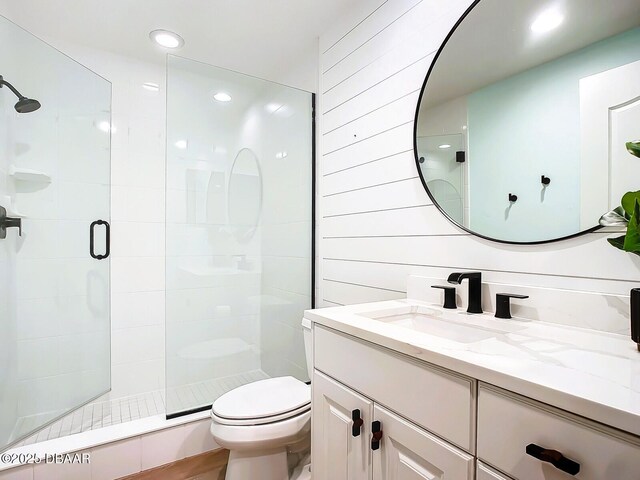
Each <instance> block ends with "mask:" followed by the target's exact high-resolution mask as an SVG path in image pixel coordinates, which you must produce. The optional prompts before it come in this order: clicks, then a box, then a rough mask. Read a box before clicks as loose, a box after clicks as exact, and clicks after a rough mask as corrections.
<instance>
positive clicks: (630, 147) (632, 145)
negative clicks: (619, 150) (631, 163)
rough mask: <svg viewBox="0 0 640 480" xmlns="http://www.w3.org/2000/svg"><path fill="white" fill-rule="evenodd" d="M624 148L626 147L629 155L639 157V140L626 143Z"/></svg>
mask: <svg viewBox="0 0 640 480" xmlns="http://www.w3.org/2000/svg"><path fill="white" fill-rule="evenodd" d="M625 146H626V147H627V151H628V152H629V153H630V154H631V155H635V156H636V157H640V140H636V141H635V142H627V143H625Z"/></svg>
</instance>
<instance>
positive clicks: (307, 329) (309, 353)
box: [302, 318, 313, 380]
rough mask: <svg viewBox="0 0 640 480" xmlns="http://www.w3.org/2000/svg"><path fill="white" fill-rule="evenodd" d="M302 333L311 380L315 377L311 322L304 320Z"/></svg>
mask: <svg viewBox="0 0 640 480" xmlns="http://www.w3.org/2000/svg"><path fill="white" fill-rule="evenodd" d="M302 333H303V335H304V354H305V357H307V373H308V374H309V380H311V377H312V376H313V336H312V334H311V320H307V319H306V318H303V319H302Z"/></svg>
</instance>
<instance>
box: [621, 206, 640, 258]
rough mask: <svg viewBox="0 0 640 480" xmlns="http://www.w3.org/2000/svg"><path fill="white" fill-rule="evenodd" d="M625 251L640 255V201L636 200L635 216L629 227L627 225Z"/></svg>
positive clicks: (632, 216) (633, 215) (632, 217)
mask: <svg viewBox="0 0 640 480" xmlns="http://www.w3.org/2000/svg"><path fill="white" fill-rule="evenodd" d="M624 250H625V251H626V252H631V253H635V254H636V255H640V200H638V199H636V200H635V203H634V205H633V214H632V215H631V220H629V225H627V234H626V235H625V236H624Z"/></svg>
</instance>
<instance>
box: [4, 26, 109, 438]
mask: <svg viewBox="0 0 640 480" xmlns="http://www.w3.org/2000/svg"><path fill="white" fill-rule="evenodd" d="M0 75H2V77H3V80H4V81H6V82H10V83H11V84H12V85H13V87H15V88H16V89H17V90H18V91H19V92H20V93H21V94H22V95H25V96H27V97H29V98H31V99H35V100H38V101H39V102H40V104H41V107H40V108H39V109H37V110H35V111H30V112H26V111H25V110H30V109H29V108H27V109H24V108H16V106H14V104H15V103H16V101H17V100H18V98H16V96H15V95H14V93H13V92H12V91H11V89H10V88H9V87H8V86H7V85H6V84H5V85H4V86H3V87H2V88H0V206H1V207H2V209H0V450H1V449H3V448H5V447H6V446H7V445H9V444H13V443H15V442H17V441H19V440H20V439H21V438H24V437H26V436H28V435H29V434H31V433H33V432H34V431H35V430H37V429H39V428H40V427H42V426H44V425H46V424H48V423H50V422H51V421H53V420H55V419H56V418H58V417H60V416H62V415H64V414H65V413H67V412H69V411H70V410H73V409H74V408H76V407H78V406H80V405H82V404H84V403H86V402H88V401H89V400H91V399H93V398H95V397H97V396H99V395H101V394H103V393H105V392H106V391H108V390H109V388H110V317H109V272H110V268H109V258H108V222H109V220H110V122H111V119H110V116H111V114H110V110H111V84H110V83H109V82H108V81H106V80H105V79H103V78H101V77H100V76H98V75H96V74H95V73H93V72H91V71H90V70H88V69H87V68H85V67H83V66H82V65H80V64H78V63H76V62H75V61H73V60H71V59H70V58H69V57H67V56H65V55H63V54H62V53H60V52H58V51H57V50H55V49H54V48H52V47H50V46H49V45H47V44H45V43H44V42H42V41H41V40H39V39H37V38H35V37H34V36H32V35H30V34H29V33H28V32H26V31H24V30H22V29H21V28H19V27H18V26H16V25H15V24H13V23H11V22H9V21H8V20H6V19H5V18H3V17H0ZM23 104H24V102H23ZM31 105H32V106H34V104H33V103H32V104H31ZM18 110H21V112H22V113H21V112H19V111H18ZM96 221H100V222H99V223H96ZM3 227H4V228H3Z"/></svg>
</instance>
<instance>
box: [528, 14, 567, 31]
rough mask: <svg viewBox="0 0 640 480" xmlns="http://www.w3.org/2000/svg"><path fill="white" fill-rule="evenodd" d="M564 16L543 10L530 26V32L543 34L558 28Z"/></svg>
mask: <svg viewBox="0 0 640 480" xmlns="http://www.w3.org/2000/svg"><path fill="white" fill-rule="evenodd" d="M563 20H564V16H563V15H562V14H561V13H560V12H558V11H557V10H545V11H544V12H542V13H541V14H540V15H538V16H537V17H536V19H535V20H534V21H533V23H532V24H531V31H532V32H536V33H545V32H548V31H550V30H553V29H554V28H557V27H558V26H560V24H561V23H562V21H563Z"/></svg>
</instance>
